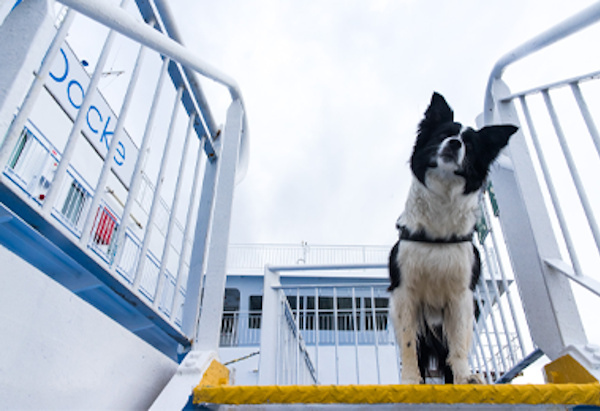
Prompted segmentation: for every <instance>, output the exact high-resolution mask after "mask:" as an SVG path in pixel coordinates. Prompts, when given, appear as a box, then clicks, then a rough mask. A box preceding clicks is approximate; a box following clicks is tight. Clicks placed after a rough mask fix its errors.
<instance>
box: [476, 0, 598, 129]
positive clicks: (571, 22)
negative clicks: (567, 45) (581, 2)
mask: <svg viewBox="0 0 600 411" xmlns="http://www.w3.org/2000/svg"><path fill="white" fill-rule="evenodd" d="M598 20H600V2H598V3H595V4H593V5H591V6H589V7H587V8H586V9H584V10H582V11H580V12H579V13H577V14H575V15H573V16H571V17H569V18H568V19H566V20H564V21H563V22H562V23H559V24H557V25H556V26H554V27H552V28H550V29H548V30H546V31H545V32H543V33H541V34H539V35H537V36H535V37H533V38H532V39H530V40H528V41H526V42H525V43H523V44H521V45H520V46H519V47H517V48H515V49H513V50H512V51H510V52H508V53H507V54H505V55H504V56H502V57H501V58H500V59H499V60H498V61H497V62H496V64H495V65H494V68H493V69H492V72H491V74H490V77H489V79H488V83H487V87H486V91H485V100H484V110H483V115H484V122H485V124H486V125H490V124H492V123H493V106H494V100H493V96H492V93H493V90H492V88H493V84H494V82H495V81H496V80H499V79H500V78H501V77H502V74H503V73H504V70H506V68H507V67H508V66H509V65H511V64H512V63H515V62H517V61H519V60H521V59H522V58H524V57H526V56H528V55H530V54H533V53H535V52H537V51H539V50H541V49H543V48H545V47H548V46H549V45H551V44H554V43H556V42H557V41H559V40H562V39H564V38H565V37H568V36H569V35H571V34H573V33H576V32H578V31H580V30H583V29H584V28H586V27H588V26H590V25H591V24H593V23H595V22H597V21H598Z"/></svg>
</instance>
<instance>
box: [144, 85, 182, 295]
mask: <svg viewBox="0 0 600 411" xmlns="http://www.w3.org/2000/svg"><path fill="white" fill-rule="evenodd" d="M182 95H183V86H179V88H178V89H177V95H176V96H175V103H174V104H173V112H172V114H171V123H170V124H169V131H168V132H167V141H166V142H165V148H164V151H163V155H162V160H161V162H160V170H159V172H158V179H157V181H156V187H154V197H153V199H152V206H151V207H150V213H149V215H148V222H147V223H146V233H145V234H144V240H143V241H142V247H141V251H140V258H139V260H138V266H137V268H136V270H135V277H134V279H133V285H132V288H133V289H134V291H135V292H137V291H138V287H139V286H140V283H141V282H142V277H143V275H144V268H145V266H146V254H147V253H148V248H149V247H150V238H151V237H152V231H153V229H154V218H155V216H156V213H157V211H158V207H159V203H160V194H161V191H162V186H163V184H164V179H165V173H166V169H167V163H168V162H169V152H170V150H171V144H172V142H173V135H174V134H175V124H176V122H177V113H178V112H179V110H180V107H179V106H180V105H181V96H182ZM171 211H173V210H171ZM157 281H158V279H157ZM148 291H150V290H148ZM152 291H154V290H152ZM156 298H157V296H156V295H155V296H154V299H156Z"/></svg>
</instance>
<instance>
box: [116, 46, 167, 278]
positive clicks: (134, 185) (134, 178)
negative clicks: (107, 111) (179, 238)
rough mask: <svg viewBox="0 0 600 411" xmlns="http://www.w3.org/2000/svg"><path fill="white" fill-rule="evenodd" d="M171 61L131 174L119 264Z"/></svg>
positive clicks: (120, 234)
mask: <svg viewBox="0 0 600 411" xmlns="http://www.w3.org/2000/svg"><path fill="white" fill-rule="evenodd" d="M170 62H171V60H170V59H168V58H164V59H163V63H162V67H161V69H160V74H159V76H158V81H157V83H156V88H155V91H154V97H153V99H152V105H151V106H150V112H149V114H148V119H147V120H146V128H145V130H144V136H143V137H142V144H141V145H140V149H139V151H138V158H137V160H136V162H135V168H134V169H133V174H132V175H131V182H130V183H129V195H128V196H127V201H125V207H124V208H123V215H122V216H121V224H120V225H119V226H118V227H117V234H116V242H117V254H116V256H115V259H114V262H115V263H116V264H117V265H118V264H119V263H120V261H121V257H122V255H123V248H124V244H125V235H126V232H127V226H128V224H129V221H130V220H131V217H130V215H131V210H132V209H133V203H134V202H135V200H136V199H137V196H138V194H139V191H140V186H141V183H142V175H143V174H144V167H145V165H146V160H147V158H148V154H149V153H150V142H151V140H152V131H153V127H154V120H155V119H156V112H157V110H158V105H159V101H160V97H161V95H162V89H163V84H164V82H165V78H166V75H167V70H168V68H169V63H170ZM128 274H129V273H128ZM132 275H135V273H132Z"/></svg>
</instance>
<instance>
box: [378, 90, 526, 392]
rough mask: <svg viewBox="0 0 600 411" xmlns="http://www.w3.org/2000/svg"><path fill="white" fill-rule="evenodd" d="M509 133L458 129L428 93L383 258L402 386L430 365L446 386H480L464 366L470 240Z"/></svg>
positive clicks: (501, 128) (470, 315)
mask: <svg viewBox="0 0 600 411" xmlns="http://www.w3.org/2000/svg"><path fill="white" fill-rule="evenodd" d="M516 131H517V127H515V126H512V125H498V126H489V127H484V128H482V129H480V130H474V129H472V128H467V127H463V125H462V124H460V123H457V122H454V112H453V111H452V109H451V108H450V106H449V105H448V103H447V102H446V100H445V99H444V97H443V96H442V95H440V94H438V93H433V96H432V97H431V102H430V104H429V107H428V108H427V110H426V112H425V117H424V118H423V120H422V121H421V122H420V124H419V128H418V135H417V139H416V142H415V145H414V148H413V152H412V156H411V159H410V168H411V170H412V174H413V181H412V185H411V187H410V191H409V194H408V198H407V200H406V205H405V210H404V212H403V213H402V215H401V216H400V218H399V219H398V222H397V223H396V226H397V228H398V229H399V232H400V239H399V240H398V242H397V243H396V244H395V245H394V247H393V248H392V250H391V253H390V257H389V274H390V283H391V284H390V287H389V288H388V290H389V291H390V292H391V296H390V315H391V320H392V323H393V325H394V330H395V333H396V340H397V342H398V345H399V347H400V349H401V353H402V383H403V384H420V383H424V382H425V378H426V377H427V376H428V368H429V366H430V364H431V363H432V362H433V363H434V364H436V363H437V369H438V370H440V371H442V372H443V376H444V381H445V382H446V383H455V384H481V383H483V380H482V379H481V377H480V376H479V375H478V374H471V372H470V370H469V364H468V355H469V350H470V347H471V340H472V337H473V319H474V316H475V312H474V298H473V297H474V296H473V291H474V289H475V286H476V284H477V282H478V281H479V276H480V270H481V260H480V257H479V252H478V251H477V248H476V246H475V244H474V243H473V241H472V238H473V233H474V229H475V224H476V222H477V219H478V217H479V199H480V196H481V194H480V193H481V191H482V187H483V186H484V183H485V181H486V178H487V175H488V173H489V168H490V165H491V164H492V162H493V161H494V160H495V159H496V157H497V156H498V155H499V153H500V151H501V150H502V149H503V148H504V147H505V146H506V145H507V144H508V141H509V139H510V137H511V136H512V135H513V134H514V133H515V132H516Z"/></svg>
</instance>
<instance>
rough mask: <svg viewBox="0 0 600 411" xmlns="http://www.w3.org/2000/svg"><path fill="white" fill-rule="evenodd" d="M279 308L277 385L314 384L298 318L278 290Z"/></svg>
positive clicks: (311, 366)
mask: <svg viewBox="0 0 600 411" xmlns="http://www.w3.org/2000/svg"><path fill="white" fill-rule="evenodd" d="M278 294H279V307H280V308H279V310H278V314H279V315H278V317H279V318H278V321H277V328H278V330H279V333H278V334H279V341H278V343H277V358H278V361H277V377H276V384H277V385H306V384H316V383H317V382H318V380H317V373H316V370H315V367H314V366H313V363H312V361H311V359H310V356H309V355H308V352H307V350H306V345H305V343H304V339H303V338H302V334H301V333H300V328H299V327H298V320H297V318H296V317H294V314H293V312H292V308H291V307H290V304H289V302H288V300H287V298H286V295H285V293H284V292H283V291H282V290H279V293H278Z"/></svg>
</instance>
